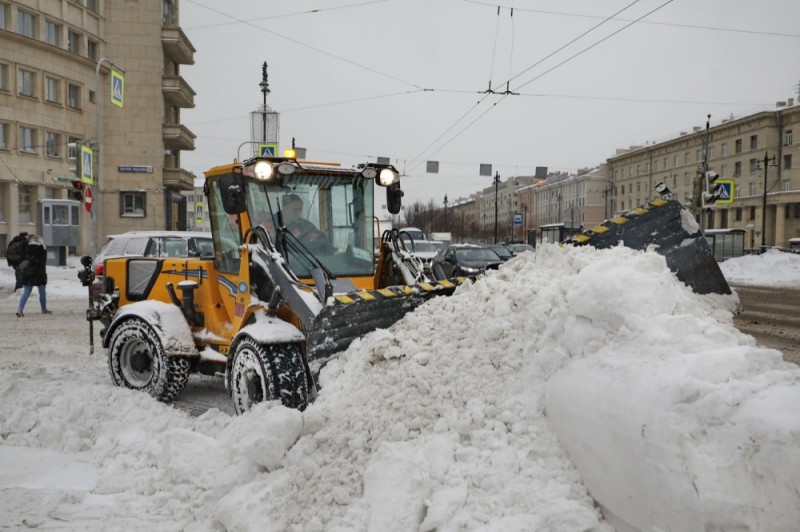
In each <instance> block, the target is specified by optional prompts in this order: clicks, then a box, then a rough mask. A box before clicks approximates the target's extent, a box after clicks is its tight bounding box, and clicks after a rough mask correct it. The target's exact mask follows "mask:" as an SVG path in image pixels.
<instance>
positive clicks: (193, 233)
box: [108, 231, 211, 238]
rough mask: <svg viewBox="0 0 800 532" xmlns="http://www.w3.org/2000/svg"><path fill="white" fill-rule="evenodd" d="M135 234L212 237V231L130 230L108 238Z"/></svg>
mask: <svg viewBox="0 0 800 532" xmlns="http://www.w3.org/2000/svg"><path fill="white" fill-rule="evenodd" d="M135 236H147V237H150V236H179V237H183V238H211V233H204V232H202V231H128V232H127V233H119V234H116V235H108V238H121V237H135Z"/></svg>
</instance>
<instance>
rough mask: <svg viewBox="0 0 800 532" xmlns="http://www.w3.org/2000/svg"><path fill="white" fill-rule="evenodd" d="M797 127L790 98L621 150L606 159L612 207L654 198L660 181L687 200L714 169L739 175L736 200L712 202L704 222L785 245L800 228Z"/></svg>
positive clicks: (799, 116)
mask: <svg viewBox="0 0 800 532" xmlns="http://www.w3.org/2000/svg"><path fill="white" fill-rule="evenodd" d="M795 131H800V106H798V105H796V103H795V101H794V100H793V99H789V100H788V101H787V102H779V105H778V106H777V107H776V108H775V110H772V111H763V112H759V113H755V114H752V115H748V116H745V117H741V118H735V119H733V118H732V119H727V120H723V121H722V123H720V124H718V125H715V126H713V127H707V128H702V127H695V128H694V130H693V131H692V132H691V133H689V132H685V133H681V134H680V135H679V136H678V137H676V138H674V139H671V140H668V141H665V142H660V143H654V144H651V145H649V146H644V147H641V146H638V147H633V148H632V149H630V150H626V151H624V152H618V154H617V155H615V156H614V157H612V158H610V159H608V165H609V171H610V175H611V179H612V190H614V191H615V194H614V196H613V208H612V210H614V211H625V210H629V209H632V208H634V207H636V206H637V205H639V204H641V203H642V202H644V201H646V200H648V199H650V198H651V197H652V196H654V195H655V192H654V187H655V185H656V184H657V183H658V182H664V183H665V184H666V185H667V186H668V187H669V189H670V190H671V191H672V192H673V193H674V194H675V196H676V197H677V198H678V199H679V200H680V201H681V202H683V203H685V204H689V203H690V202H691V199H692V194H693V185H694V183H695V179H698V178H700V179H702V176H703V175H704V173H705V172H706V171H712V172H715V173H716V174H717V175H718V176H719V177H720V178H724V179H732V180H733V181H734V194H733V196H734V197H733V203H730V204H724V205H723V204H718V205H715V206H713V207H710V208H708V209H706V210H705V211H704V212H703V216H702V223H703V227H704V228H705V229H715V228H718V229H728V228H740V229H745V230H747V231H748V236H747V240H746V246H747V247H758V246H760V245H762V242H761V237H762V234H763V235H764V245H766V246H787V243H788V240H789V239H790V238H794V237H798V236H800V170H798V161H797V159H798V157H796V156H795V155H797V144H796V143H795V142H794V134H793V132H795ZM765 162H766V165H765V164H764V163H765ZM701 184H704V183H701ZM762 220H763V222H764V223H762ZM764 226H765V227H766V233H763V230H764Z"/></svg>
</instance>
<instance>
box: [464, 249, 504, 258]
mask: <svg viewBox="0 0 800 532" xmlns="http://www.w3.org/2000/svg"><path fill="white" fill-rule="evenodd" d="M456 259H458V260H484V261H497V260H500V257H499V256H498V255H497V253H495V252H494V251H492V250H491V249H488V248H466V249H457V250H456Z"/></svg>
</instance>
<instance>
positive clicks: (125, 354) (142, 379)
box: [119, 340, 153, 388]
mask: <svg viewBox="0 0 800 532" xmlns="http://www.w3.org/2000/svg"><path fill="white" fill-rule="evenodd" d="M119 362H120V364H119V365H120V370H121V372H122V376H123V377H124V378H125V381H126V382H128V383H129V384H130V385H131V386H133V387H134V388H142V387H144V386H147V384H148V383H149V382H150V381H151V380H152V378H153V352H152V351H151V350H150V346H149V345H148V344H147V342H145V341H142V340H136V341H132V342H129V343H127V344H125V346H124V347H123V348H122V350H121V351H120V354H119Z"/></svg>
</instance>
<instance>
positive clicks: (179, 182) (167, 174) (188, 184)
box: [163, 168, 194, 190]
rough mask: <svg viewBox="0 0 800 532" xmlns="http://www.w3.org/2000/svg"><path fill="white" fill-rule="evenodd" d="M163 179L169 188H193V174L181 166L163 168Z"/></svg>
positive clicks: (165, 185)
mask: <svg viewBox="0 0 800 532" xmlns="http://www.w3.org/2000/svg"><path fill="white" fill-rule="evenodd" d="M163 181H164V183H163V184H164V187H165V188H168V189H171V190H194V174H193V173H191V172H189V171H188V170H184V169H183V168H164V179H163Z"/></svg>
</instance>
